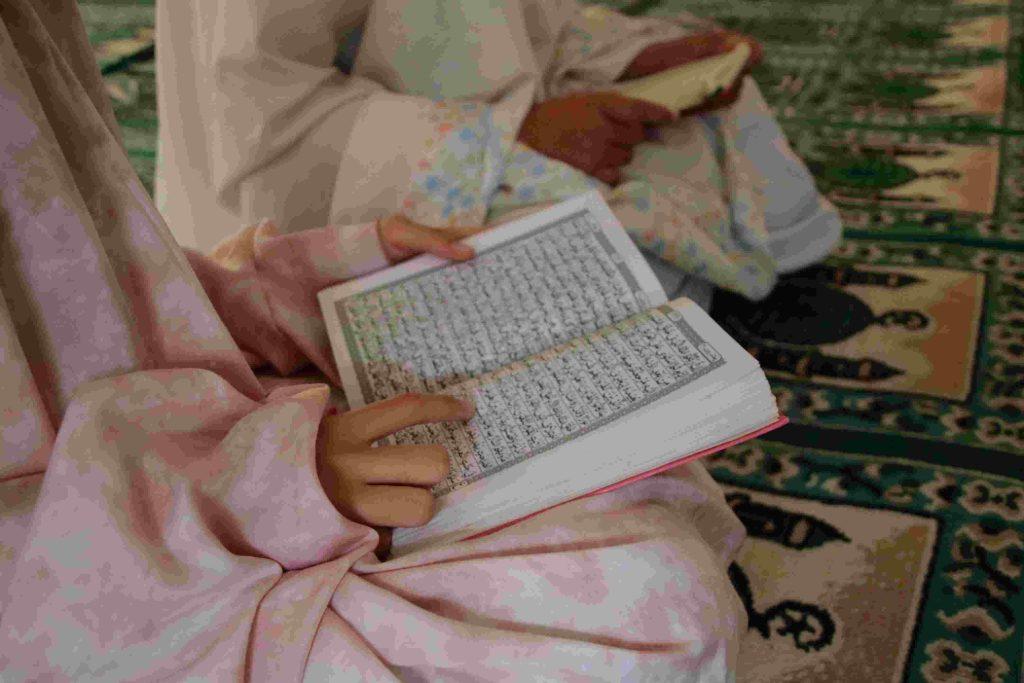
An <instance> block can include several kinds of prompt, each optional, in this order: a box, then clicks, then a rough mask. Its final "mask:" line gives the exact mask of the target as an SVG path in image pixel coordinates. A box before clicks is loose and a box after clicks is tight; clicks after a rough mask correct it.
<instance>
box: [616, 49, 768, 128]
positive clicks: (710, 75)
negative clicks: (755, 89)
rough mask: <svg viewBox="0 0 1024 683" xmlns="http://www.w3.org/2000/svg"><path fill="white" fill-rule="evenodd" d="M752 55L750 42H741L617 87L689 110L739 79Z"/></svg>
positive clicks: (655, 102) (672, 108) (678, 109)
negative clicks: (730, 48) (722, 50)
mask: <svg viewBox="0 0 1024 683" xmlns="http://www.w3.org/2000/svg"><path fill="white" fill-rule="evenodd" d="M749 58H750V46H749V45H748V44H747V43H740V44H739V45H737V46H736V47H735V48H733V49H732V50H731V51H730V52H727V53H725V54H723V55H719V56H717V57H709V58H708V59H702V60H700V61H698V62H693V63H690V64H685V65H683V66H680V67H676V68H673V69H668V70H666V71H662V72H659V73H656V74H653V75H651V76H646V77H644V78H637V79H634V80H631V81H625V82H624V83H621V84H618V85H616V86H615V87H614V88H613V90H615V91H616V92H618V93H620V94H622V95H626V96H627V97H633V98H636V99H640V100H646V101H648V102H653V103H654V104H660V105H661V106H663V107H665V108H666V109H670V110H672V111H676V112H679V111H685V110H687V109H692V108H693V107H696V106H698V105H699V104H701V103H702V102H704V101H706V100H708V99H710V98H711V97H712V96H714V95H715V94H717V93H718V92H720V91H722V90H725V89H726V88H728V87H729V86H730V85H732V84H733V83H735V82H736V79H737V78H739V76H740V74H741V73H742V71H743V67H744V66H746V63H747V59H749Z"/></svg>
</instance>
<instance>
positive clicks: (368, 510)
mask: <svg viewBox="0 0 1024 683" xmlns="http://www.w3.org/2000/svg"><path fill="white" fill-rule="evenodd" d="M474 412H476V408H475V406H473V405H472V404H470V403H468V402H466V401H460V400H458V399H456V398H453V397H451V396H443V395H428V394H406V395H404V396H397V397H395V398H392V399H388V400H385V401H380V402H378V403H374V404H372V405H368V406H366V407H364V408H358V409H356V410H351V411H349V412H347V413H344V414H343V415H329V416H327V417H325V418H324V420H323V423H322V424H321V426H320V433H319V434H318V439H317V473H318V475H319V477H320V483H321V485H322V486H323V487H324V492H325V493H326V494H327V497H328V498H329V499H330V501H331V503H333V504H334V506H335V507H336V508H338V510H339V511H341V513H342V514H344V515H345V517H347V518H348V519H351V520H352V521H355V522H360V523H362V524H366V525H368V526H372V527H374V528H376V529H377V533H378V534H379V535H380V543H379V544H378V546H377V556H378V557H380V559H382V560H383V559H384V557H385V556H386V555H387V554H388V552H389V550H390V546H391V529H392V528H394V527H414V526H421V525H423V524H426V523H427V522H429V521H430V518H431V517H433V516H434V496H433V494H432V493H431V492H430V489H431V488H433V487H435V486H437V485H438V484H440V483H441V482H442V481H444V479H445V478H446V477H447V476H448V472H449V469H450V461H449V458H448V451H447V450H445V448H444V447H443V446H441V445H438V444H429V443H428V444H412V445H404V446H385V447H381V448H374V447H373V443H374V442H375V441H377V440H379V439H382V438H384V437H387V436H389V435H391V434H394V433H395V432H397V431H400V430H402V429H407V428H409V427H413V426H416V425H424V424H430V423H435V422H465V421H466V420H469V419H470V418H472V417H473V413H474Z"/></svg>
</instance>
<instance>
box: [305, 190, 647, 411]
mask: <svg viewBox="0 0 1024 683" xmlns="http://www.w3.org/2000/svg"><path fill="white" fill-rule="evenodd" d="M466 242H467V243H469V244H471V245H472V246H474V247H475V248H476V250H477V257H476V258H475V259H473V260H472V261H470V262H467V263H451V262H446V261H442V260H440V259H436V258H434V257H430V256H425V257H420V258H417V259H414V260H412V261H410V262H407V263H405V264H402V265H401V266H397V267H395V268H390V269H388V270H386V271H382V272H380V273H377V274H375V275H372V276H370V277H367V278H362V279H360V280H357V281H354V282H349V283H345V284H344V285H340V286H338V287H334V288H331V289H328V290H325V291H324V292H321V294H320V302H321V306H322V308H323V310H324V316H325V320H326V322H327V327H328V332H329V334H330V335H331V345H332V347H333V349H334V352H335V359H336V361H337V365H338V369H339V372H340V374H341V377H342V383H343V388H344V390H345V394H346V397H347V398H348V400H349V404H350V405H351V406H352V407H358V406H361V405H364V404H366V403H371V402H374V401H379V400H382V399H386V398H390V397H392V396H396V395H399V394H402V393H406V392H426V393H437V392H443V391H446V390H447V389H448V388H449V387H451V386H454V385H457V384H460V383H462V382H464V381H466V380H467V379H469V378H473V377H479V376H482V375H485V374H487V373H491V372H494V371H496V370H498V369H499V368H502V367H505V366H507V365H510V364H513V363H515V362H517V361H521V360H523V359H525V358H527V357H530V356H532V355H534V354H538V353H540V352H543V351H545V350H547V349H551V348H553V347H557V346H559V345H561V344H564V343H566V342H568V341H569V340H572V339H575V338H578V337H581V336H583V335H586V334H588V333H589V332H593V331H594V330H597V329H600V328H602V327H605V326H608V325H611V324H614V323H617V322H620V321H622V320H625V319H627V318H629V317H631V316H633V315H636V314H637V313H639V312H641V311H644V310H646V309H647V308H649V307H651V306H656V305H659V304H661V303H664V301H665V294H664V291H663V290H662V289H661V286H660V285H659V284H658V281H657V278H656V277H655V276H654V274H653V273H652V272H651V270H650V268H649V266H647V264H646V263H645V262H644V259H643V256H642V255H641V254H640V252H639V251H638V250H637V249H636V247H635V246H634V245H633V243H632V241H631V240H630V239H629V236H628V235H627V234H626V233H625V231H624V230H623V228H622V227H621V225H619V224H618V221H617V220H616V219H615V217H614V215H613V214H612V213H611V211H610V209H608V207H607V205H606V204H605V203H604V201H603V200H602V199H601V198H600V195H598V194H596V193H592V194H588V195H584V196H583V197H580V198H578V199H575V200H570V201H568V202H563V203H562V204H559V205H557V206H555V207H553V208H551V209H547V210H545V211H542V212H539V213H537V214H534V215H532V216H530V217H528V218H525V219H521V220H519V221H515V222H512V223H509V224H506V225H503V226H500V227H498V228H495V229H493V230H490V231H487V232H485V233H482V234H480V235H477V236H474V237H473V238H471V239H469V240H466Z"/></svg>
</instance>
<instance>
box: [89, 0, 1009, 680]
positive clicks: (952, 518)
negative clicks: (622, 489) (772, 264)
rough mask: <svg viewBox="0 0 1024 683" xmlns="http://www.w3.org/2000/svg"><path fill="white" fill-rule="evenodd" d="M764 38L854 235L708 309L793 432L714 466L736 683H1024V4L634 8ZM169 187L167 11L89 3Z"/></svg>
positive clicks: (148, 167) (666, 0) (134, 146)
mask: <svg viewBox="0 0 1024 683" xmlns="http://www.w3.org/2000/svg"><path fill="white" fill-rule="evenodd" d="M607 4H610V5H617V6H620V7H622V6H627V5H628V6H630V7H632V8H633V10H634V11H636V12H645V13H647V14H651V15H657V14H668V13H673V12H676V11H680V10H681V9H683V8H684V7H685V9H687V10H688V11H692V12H694V13H697V14H701V15H705V16H710V17H715V18H717V19H718V20H719V21H720V22H722V23H723V24H725V25H727V26H729V27H731V28H736V29H739V30H743V31H746V32H748V33H751V34H753V35H755V36H757V37H759V38H760V39H761V40H762V41H763V42H764V43H765V45H766V48H767V50H766V52H767V59H766V62H765V64H764V65H763V66H762V67H761V68H760V69H759V70H758V72H757V73H756V74H755V76H756V77H757V79H758V81H759V82H760V83H761V85H762V88H763V89H764V91H765V94H766V96H767V97H768V99H769V100H770V101H771V102H772V104H773V106H774V107H775V108H776V113H777V115H778V116H779V118H780V119H781V120H782V122H783V125H784V127H785V129H786V132H787V134H788V135H789V136H790V139H791V141H792V143H793V145H794V146H795V147H796V149H797V150H798V151H799V152H800V153H801V154H802V155H803V156H804V158H805V159H807V160H808V163H809V165H810V166H811V167H812V169H813V170H814V172H815V175H816V176H817V178H818V180H819V183H820V186H821V188H822V189H823V190H824V191H826V192H828V194H829V195H830V196H831V197H832V198H833V200H834V201H835V202H836V204H837V205H838V206H840V207H841V210H842V213H843V217H844V220H845V224H846V239H845V241H844V243H843V244H842V246H841V247H840V248H839V249H838V251H837V252H836V253H835V254H834V255H833V257H832V258H831V259H830V260H829V261H828V263H827V264H825V265H824V266H819V267H816V268H812V269H809V270H807V271H804V272H802V273H798V274H795V275H792V276H789V277H787V278H786V279H785V280H784V281H783V283H782V284H781V285H780V287H779V289H778V290H777V292H776V294H775V295H773V297H772V298H771V299H770V300H769V301H768V302H766V303H762V304H759V305H756V306H755V305H752V304H749V303H747V302H745V301H743V300H742V299H739V298H737V297H731V296H725V295H717V297H716V301H715V306H714V310H713V314H714V315H715V316H716V317H717V318H718V319H719V321H720V322H722V323H723V324H724V325H725V326H726V327H728V329H729V330H730V331H731V333H732V334H733V335H734V336H736V337H737V338H739V339H741V340H742V341H743V342H744V344H745V345H746V346H747V347H748V348H749V349H750V350H751V352H752V353H754V354H755V355H757V357H758V358H759V359H760V361H761V363H762V365H763V366H764V367H765V368H766V369H767V370H768V371H769V374H770V377H771V379H772V381H773V384H774V386H775V390H776V394H777V396H778V399H779V402H780V405H781V406H782V408H783V409H784V410H785V412H786V413H787V414H788V415H789V416H790V418H791V419H792V420H793V423H794V424H793V425H791V426H790V427H787V428H785V429H783V430H780V431H779V432H776V433H775V434H773V435H772V436H771V438H770V439H761V440H759V441H757V442H754V443H752V444H748V445H745V446H742V447H739V448H735V449H732V450H731V451H729V452H727V453H725V454H724V455H722V456H719V457H717V458H715V459H713V460H712V461H710V462H709V467H710V469H711V471H712V473H713V474H714V475H715V477H716V478H717V479H718V480H719V481H720V482H722V484H723V486H725V487H726V489H727V493H728V495H729V500H730V501H731V503H732V505H733V507H734V509H735V510H736V512H737V514H738V515H739V516H740V517H741V518H742V519H743V520H744V522H745V524H746V525H747V528H748V530H749V533H750V540H749V541H748V543H747V545H746V546H745V549H744V550H743V552H742V554H741V557H740V558H739V560H738V562H737V563H736V564H735V565H734V566H733V567H732V578H733V581H734V582H735V584H736V586H737V589H738V590H739V592H740V594H741V596H742V597H743V598H744V600H745V602H746V604H747V608H748V612H749V615H750V630H749V632H748V635H747V639H746V641H745V643H744V652H743V656H742V660H743V666H742V671H741V676H740V680H741V681H753V682H756V683H761V682H763V681H764V682H776V681H808V682H818V681H840V682H849V683H867V682H869V681H870V682H874V681H928V682H929V683H935V682H948V683H961V682H963V683H970V682H975V681H977V682H988V683H1014V682H1016V681H1020V680H1022V656H1024V631H1022V624H1021V622H1022V620H1024V594H1022V586H1024V579H1022V571H1024V228H1022V220H1021V219H1022V218H1024V180H1022V178H1024V174H1022V170H1024V168H1022V167H1024V89H1022V80H1021V79H1022V74H1021V68H1022V47H1021V46H1022V43H1021V34H1022V32H1024V0H899V1H897V0H852V1H847V2H839V1H836V2H825V1H821V0H758V1H757V2H751V1H747V2H744V1H742V0H640V1H639V2H636V1H634V2H631V3H629V2H612V1H610V2H608V3H607ZM81 5H82V8H83V11H84V13H85V17H86V20H87V23H88V25H89V28H90V36H91V38H92V39H93V40H94V42H95V44H96V45H97V50H98V56H99V60H100V63H101V66H104V67H105V68H106V70H107V71H109V72H110V73H109V74H108V76H107V79H108V84H109V89H110V94H111V97H112V99H113V101H114V103H115V108H116V112H117V115H118V118H119V120H120V121H121V123H122V126H123V130H124V137H125V143H126V146H127V147H128V149H129V152H130V154H131V156H132V160H133V162H134V163H135V164H136V168H137V169H138V171H139V173H140V175H141V176H142V178H143V180H144V181H145V182H146V183H147V184H150V186H151V183H152V178H153V163H154V156H155V155H154V145H155V130H156V116H155V102H154V86H153V65H152V59H151V58H152V53H151V51H149V50H148V47H147V46H148V44H149V41H150V38H151V35H152V34H151V30H152V15H153V11H152V0H150V1H149V2H145V1H143V2H133V1H131V0H88V1H86V0H82V2H81Z"/></svg>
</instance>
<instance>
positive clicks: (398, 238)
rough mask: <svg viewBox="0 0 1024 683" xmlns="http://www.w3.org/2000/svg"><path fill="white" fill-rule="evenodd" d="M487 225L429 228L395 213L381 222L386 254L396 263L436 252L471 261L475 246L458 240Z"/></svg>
mask: <svg viewBox="0 0 1024 683" xmlns="http://www.w3.org/2000/svg"><path fill="white" fill-rule="evenodd" d="M485 229H486V228H454V227H452V228H429V227H427V226H425V225H420V224H419V223H414V222H412V221H411V220H409V219H408V218H406V217H405V216H402V215H399V214H395V215H394V216H389V217H388V218H385V219H384V220H382V221H379V222H378V223H377V235H378V236H379V237H380V244H381V247H383V248H384V255H385V256H387V258H388V260H389V261H391V262H392V263H398V262H399V261H404V260H405V259H407V258H410V257H412V256H415V255H416V254H423V253H426V254H433V255H434V256H439V257H441V258H445V259H451V260H452V261H468V260H469V259H471V258H473V256H474V255H475V254H474V252H473V247H470V246H469V245H466V244H459V242H458V241H457V240H461V239H463V238H464V237H469V236H470V235H475V234H476V233H478V232H480V231H481V230H485Z"/></svg>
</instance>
